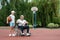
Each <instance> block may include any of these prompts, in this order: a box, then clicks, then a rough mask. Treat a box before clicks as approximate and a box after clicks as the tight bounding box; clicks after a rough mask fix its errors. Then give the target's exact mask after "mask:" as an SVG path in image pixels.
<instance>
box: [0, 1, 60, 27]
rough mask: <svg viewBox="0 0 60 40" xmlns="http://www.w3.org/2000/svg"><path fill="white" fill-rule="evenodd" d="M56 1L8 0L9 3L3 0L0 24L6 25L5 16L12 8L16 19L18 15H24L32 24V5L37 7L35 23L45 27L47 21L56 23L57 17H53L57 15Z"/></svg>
mask: <svg viewBox="0 0 60 40" xmlns="http://www.w3.org/2000/svg"><path fill="white" fill-rule="evenodd" d="M57 2H58V1H56V0H32V2H29V3H28V0H26V2H24V0H10V3H8V2H7V0H3V1H2V9H1V10H0V26H3V25H4V26H6V25H7V24H6V17H7V16H8V15H10V11H12V10H15V11H16V14H15V16H16V20H17V19H19V17H20V15H24V16H25V19H26V20H27V21H28V22H29V24H33V13H32V11H31V7H33V6H36V7H38V9H39V10H38V11H37V17H36V18H37V20H36V21H37V24H40V25H41V26H43V27H46V26H47V24H48V23H57V22H56V20H57V19H55V18H54V17H55V16H57V13H56V11H57V10H56V9H57ZM5 3H6V4H7V5H5ZM54 19H55V20H54ZM58 20H59V19H58ZM59 21H60V20H59Z"/></svg>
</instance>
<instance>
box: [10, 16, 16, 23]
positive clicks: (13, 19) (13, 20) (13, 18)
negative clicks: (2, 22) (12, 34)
mask: <svg viewBox="0 0 60 40" xmlns="http://www.w3.org/2000/svg"><path fill="white" fill-rule="evenodd" d="M10 17H11V19H12V21H11V22H10V23H15V16H14V15H10Z"/></svg>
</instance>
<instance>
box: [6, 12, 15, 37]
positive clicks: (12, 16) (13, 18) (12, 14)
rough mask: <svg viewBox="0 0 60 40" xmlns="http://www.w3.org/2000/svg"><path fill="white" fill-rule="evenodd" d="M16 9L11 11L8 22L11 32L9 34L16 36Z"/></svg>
mask: <svg viewBox="0 0 60 40" xmlns="http://www.w3.org/2000/svg"><path fill="white" fill-rule="evenodd" d="M14 14H15V11H11V14H10V15H9V16H8V17H7V24H8V23H9V24H10V34H9V36H15V34H14V26H15V16H14ZM9 18H11V21H10V22H9Z"/></svg>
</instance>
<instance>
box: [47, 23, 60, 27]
mask: <svg viewBox="0 0 60 40" xmlns="http://www.w3.org/2000/svg"><path fill="white" fill-rule="evenodd" d="M47 27H49V28H58V27H59V24H54V23H49V24H48V26H47Z"/></svg>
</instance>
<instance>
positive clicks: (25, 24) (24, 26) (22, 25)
mask: <svg viewBox="0 0 60 40" xmlns="http://www.w3.org/2000/svg"><path fill="white" fill-rule="evenodd" d="M16 23H17V24H18V29H19V30H21V35H22V36H23V35H26V36H30V33H29V26H28V22H27V21H26V20H24V16H23V15H21V16H20V19H18V20H17V22H16ZM25 29H26V30H27V33H24V30H25Z"/></svg>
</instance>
